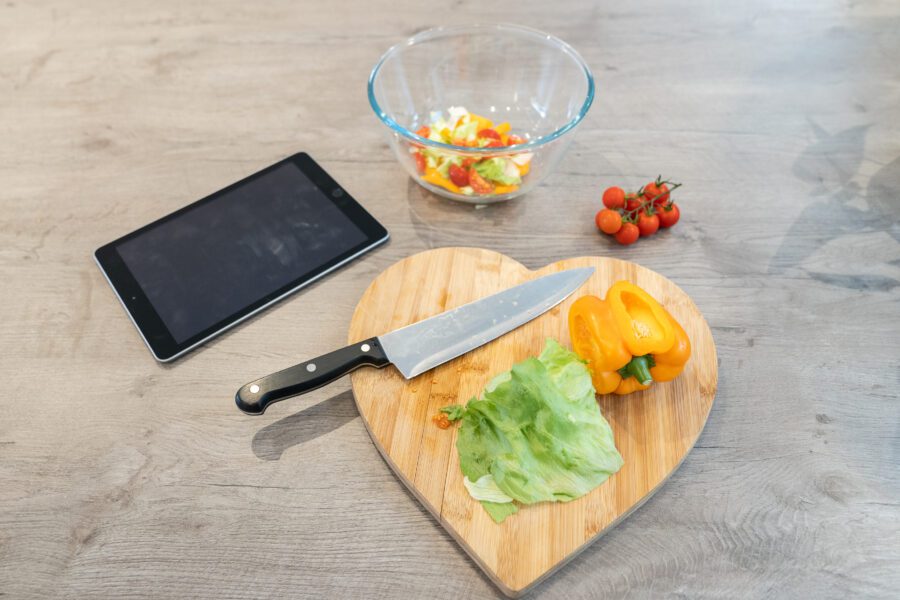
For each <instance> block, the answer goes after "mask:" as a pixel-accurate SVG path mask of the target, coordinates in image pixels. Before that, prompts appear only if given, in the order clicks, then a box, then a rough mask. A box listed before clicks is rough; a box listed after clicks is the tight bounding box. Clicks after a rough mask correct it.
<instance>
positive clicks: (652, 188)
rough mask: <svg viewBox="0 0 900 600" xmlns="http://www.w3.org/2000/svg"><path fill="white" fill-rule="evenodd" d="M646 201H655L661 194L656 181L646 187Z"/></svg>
mask: <svg viewBox="0 0 900 600" xmlns="http://www.w3.org/2000/svg"><path fill="white" fill-rule="evenodd" d="M643 189H644V199H645V200H653V198H654V197H656V195H657V194H659V193H660V191H659V188H658V187H657V186H656V182H655V181H651V182H650V183H648V184H647V185H645V186H644V188H643Z"/></svg>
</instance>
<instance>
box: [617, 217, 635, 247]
mask: <svg viewBox="0 0 900 600" xmlns="http://www.w3.org/2000/svg"><path fill="white" fill-rule="evenodd" d="M639 237H641V232H640V230H639V229H638V226H637V225H635V224H634V223H622V229H620V230H619V231H617V232H616V241H617V242H619V243H620V244H622V245H623V246H628V245H630V244H633V243H635V242H636V241H637V240H638V238H639Z"/></svg>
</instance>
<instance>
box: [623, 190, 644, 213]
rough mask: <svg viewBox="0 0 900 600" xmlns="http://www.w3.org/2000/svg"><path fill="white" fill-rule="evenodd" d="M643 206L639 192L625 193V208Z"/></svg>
mask: <svg viewBox="0 0 900 600" xmlns="http://www.w3.org/2000/svg"><path fill="white" fill-rule="evenodd" d="M640 207H641V197H640V196H638V195H637V194H625V210H637V209H638V208H640Z"/></svg>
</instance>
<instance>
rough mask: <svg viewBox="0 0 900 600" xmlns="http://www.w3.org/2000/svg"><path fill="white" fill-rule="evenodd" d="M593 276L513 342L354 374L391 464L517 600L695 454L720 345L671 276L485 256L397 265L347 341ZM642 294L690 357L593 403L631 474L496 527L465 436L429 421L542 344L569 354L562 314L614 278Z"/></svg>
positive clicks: (369, 293) (604, 265) (473, 251)
mask: <svg viewBox="0 0 900 600" xmlns="http://www.w3.org/2000/svg"><path fill="white" fill-rule="evenodd" d="M577 267H594V268H595V269H596V271H595V273H594V275H593V276H591V278H590V279H588V281H586V282H585V283H584V285H582V286H581V287H580V288H579V289H578V290H577V292H576V293H574V294H573V295H571V296H570V297H569V298H567V299H566V300H564V301H563V302H562V303H561V304H560V305H559V306H557V307H555V308H553V309H551V310H549V311H548V312H547V313H545V314H544V315H542V316H540V317H538V318H537V319H534V320H533V321H531V322H529V323H526V324H525V325H523V326H521V327H519V328H517V329H516V330H514V331H512V332H510V333H509V334H507V335H504V336H501V337H500V338H498V339H496V340H494V341H493V342H490V343H488V344H486V345H484V346H482V347H480V348H477V349H475V350H473V351H471V352H468V353H466V354H464V355H463V356H460V357H459V358H456V359H454V360H451V361H449V362H447V363H444V364H443V365H440V366H439V367H437V368H435V369H433V370H431V371H428V372H426V373H423V374H422V375H419V376H418V377H414V378H412V379H410V380H406V379H404V378H403V376H402V375H401V374H400V372H399V371H397V369H395V368H393V367H388V368H386V369H381V370H376V369H360V370H358V371H356V372H354V373H353V375H352V381H353V395H354V397H355V398H356V405H357V407H358V408H359V413H360V415H361V416H362V418H363V422H364V423H365V425H366V428H367V429H368V431H369V434H370V435H371V436H372V439H373V441H374V442H375V445H376V446H377V447H378V450H379V451H380V452H381V454H382V455H383V456H384V458H385V460H386V461H387V463H388V464H389V465H390V466H391V468H392V469H394V471H395V472H396V473H397V475H398V476H399V477H400V480H401V481H403V483H404V484H405V485H406V486H407V487H409V488H410V491H412V492H413V494H414V495H415V496H416V497H417V498H418V499H419V500H420V501H421V502H422V503H423V504H424V505H425V507H426V508H427V509H428V510H429V512H431V514H432V515H434V517H435V518H436V519H438V521H439V522H440V523H441V524H442V525H443V526H444V527H445V528H446V529H447V531H449V532H450V534H451V535H452V536H453V538H454V539H456V540H457V541H458V542H459V543H460V544H461V545H462V546H463V548H465V550H466V551H467V552H468V553H469V555H470V556H471V557H472V558H473V560H475V562H476V563H477V564H478V565H479V566H480V567H481V568H482V569H484V571H485V573H487V575H488V576H489V577H490V578H491V580H493V581H494V582H495V583H496V584H497V585H498V586H499V587H500V589H501V590H502V591H503V593H504V594H506V595H508V596H510V597H518V596H520V595H521V594H523V593H526V592H527V591H528V589H529V588H531V587H532V586H533V585H534V584H535V583H536V582H538V581H540V580H541V579H543V578H545V577H547V576H548V575H550V574H551V573H552V572H554V571H555V570H557V569H558V568H559V567H560V566H562V564H564V563H565V562H567V561H568V560H571V558H573V557H574V555H575V554H576V553H577V552H579V551H581V550H584V549H585V548H586V547H587V545H588V544H590V543H591V542H593V541H595V540H596V539H597V538H598V537H599V536H600V535H602V534H603V533H605V532H606V531H607V530H608V529H609V528H611V527H612V526H614V525H615V524H617V523H619V522H620V521H621V520H623V519H624V518H625V517H626V516H627V515H629V514H630V513H631V512H632V511H633V510H634V509H635V508H637V507H638V506H639V505H641V504H642V503H643V502H645V501H646V500H647V499H648V498H649V497H650V496H651V495H652V494H653V493H654V492H656V491H657V490H658V489H659V487H660V486H661V485H662V483H663V482H664V481H665V480H666V479H668V478H669V476H670V475H671V474H672V473H673V472H674V470H675V469H676V468H678V466H679V465H681V462H682V461H683V460H684V458H685V456H687V453H688V452H689V451H690V450H691V448H693V446H694V442H695V441H696V440H697V437H698V436H699V435H700V432H701V431H702V429H703V425H704V424H705V423H706V418H707V416H708V415H709V411H710V408H712V404H713V399H714V397H715V393H716V382H717V370H718V367H717V361H716V349H715V343H714V342H713V338H712V333H711V332H710V330H709V326H708V325H707V324H706V321H705V320H704V318H703V315H701V314H700V311H699V310H697V307H696V306H695V305H694V303H693V302H692V301H691V299H690V297H688V295H687V294H685V293H684V292H683V291H682V290H681V289H679V288H678V286H676V285H675V284H673V283H672V282H671V281H669V280H668V279H666V278H665V277H663V276H661V275H659V274H658V273H655V272H653V271H650V270H649V269H646V268H644V267H641V266H639V265H636V264H634V263H630V262H627V261H621V260H616V259H612V258H600V257H596V258H591V257H584V258H570V259H566V260H562V261H558V262H555V263H553V264H552V265H547V266H546V267H544V268H542V269H538V270H537V271H530V270H528V269H527V268H525V267H524V266H522V265H521V264H519V263H518V262H516V261H514V260H513V259H511V258H509V257H507V256H504V255H502V254H499V253H497V252H491V251H488V250H483V249H477V248H441V249H437V250H431V251H428V252H421V253H418V254H414V255H412V256H410V257H407V258H405V259H403V260H402V261H400V262H398V263H396V264H394V265H391V266H390V267H388V268H387V269H386V270H385V271H384V272H383V273H381V274H380V275H379V276H378V277H376V278H375V280H374V281H373V282H372V284H371V285H370V286H369V287H368V288H367V289H366V291H365V293H364V294H363V296H362V298H361V299H360V301H359V304H357V306H356V310H355V311H354V313H353V319H352V320H351V321H350V331H349V333H348V343H351V344H352V343H353V342H355V341H358V340H362V339H367V338H370V337H373V336H375V335H378V334H380V333H385V332H388V331H392V330H394V329H397V328H399V327H403V326H405V325H409V324H411V323H415V322H416V321H420V320H422V319H426V318H428V317H431V316H434V315H435V314H438V313H440V312H443V311H445V310H450V309H452V308H456V307H457V306H461V305H463V304H466V303H468V302H472V301H475V300H478V299H479V298H484V297H486V296H489V295H491V294H495V293H497V292H500V291H502V290H504V289H507V288H510V287H512V286H514V285H517V284H519V283H523V282H525V281H528V280H531V279H534V278H536V277H540V276H542V275H546V274H548V273H553V272H557V271H562V270H565V269H574V268H577ZM620 279H625V280H628V281H631V282H633V283H636V284H638V285H639V286H641V287H642V288H643V289H645V290H647V291H648V292H649V293H650V294H651V295H652V296H653V297H654V298H657V299H658V300H659V301H660V302H661V303H662V304H663V305H664V306H665V307H666V308H667V309H668V310H669V312H670V313H671V314H672V315H673V316H674V317H675V318H676V319H677V320H678V322H679V323H681V324H682V326H683V327H684V328H685V331H686V332H687V334H688V337H689V338H690V339H691V341H692V355H691V360H690V362H689V364H688V366H687V367H686V368H685V370H684V372H683V373H682V374H681V375H680V376H679V377H678V378H677V379H675V380H674V381H672V382H670V383H668V384H657V385H653V386H651V387H650V389H648V390H645V391H643V392H640V393H636V394H631V395H629V396H627V397H620V396H614V395H607V396H602V397H600V398H599V404H600V409H601V411H602V413H603V415H604V416H605V417H606V419H607V420H608V421H609V423H610V426H611V427H612V429H613V434H614V436H615V442H616V447H617V448H618V449H619V452H620V453H621V454H622V458H623V459H624V461H625V464H624V465H623V466H622V468H621V469H620V470H619V472H618V473H616V474H615V475H613V476H612V477H611V478H610V479H609V480H608V481H607V482H606V483H604V484H603V485H601V486H599V487H597V488H596V489H595V490H593V491H592V492H590V493H589V494H587V495H585V496H583V497H582V498H579V499H578V500H575V501H572V502H567V503H562V502H543V503H540V504H536V505H531V506H527V507H524V508H523V509H522V510H520V511H519V512H518V513H517V514H516V515H513V516H511V517H509V518H507V519H506V520H505V521H504V522H503V523H501V524H499V525H498V524H496V523H494V522H493V521H492V520H491V518H490V517H489V516H488V514H487V512H485V511H484V510H483V509H482V507H481V506H480V505H479V504H478V502H476V501H475V500H473V499H472V498H471V496H469V493H468V492H467V490H466V488H465V486H464V485H463V477H462V472H461V471H460V467H459V454H458V453H457V451H456V432H457V428H455V427H454V428H452V429H449V430H442V429H439V428H438V427H436V426H435V425H434V423H432V422H431V417H432V416H433V415H435V414H438V411H439V409H440V408H441V407H442V406H447V405H448V404H465V403H466V402H468V400H469V399H470V398H473V397H477V396H479V395H480V394H481V391H482V390H483V389H484V386H485V385H486V384H487V382H488V381H490V380H491V378H492V377H494V376H495V375H496V374H497V373H500V372H503V371H507V370H509V369H510V368H511V367H512V365H513V364H514V363H517V362H519V361H522V360H524V359H526V358H528V357H529V356H537V355H538V354H540V352H541V350H542V349H543V347H544V343H545V340H547V339H548V338H552V339H555V340H559V341H560V343H562V344H563V345H566V346H569V345H570V344H571V340H570V338H569V331H568V324H567V315H568V310H569V307H570V306H571V305H572V303H573V302H574V301H575V300H576V299H577V298H579V297H580V296H583V295H585V294H593V295H596V296H599V297H601V298H602V297H605V296H606V291H607V290H608V289H609V287H610V286H611V285H612V284H613V283H614V282H616V281H619V280H620Z"/></svg>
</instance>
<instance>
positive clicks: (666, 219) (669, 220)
mask: <svg viewBox="0 0 900 600" xmlns="http://www.w3.org/2000/svg"><path fill="white" fill-rule="evenodd" d="M656 214H658V215H659V226H660V227H671V226H672V225H674V224H675V223H677V222H678V219H680V218H681V211H680V210H678V205H677V204H675V203H674V202H672V203H671V204H668V205H666V206H664V207H662V208H660V209H659V210H658V211H656Z"/></svg>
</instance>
